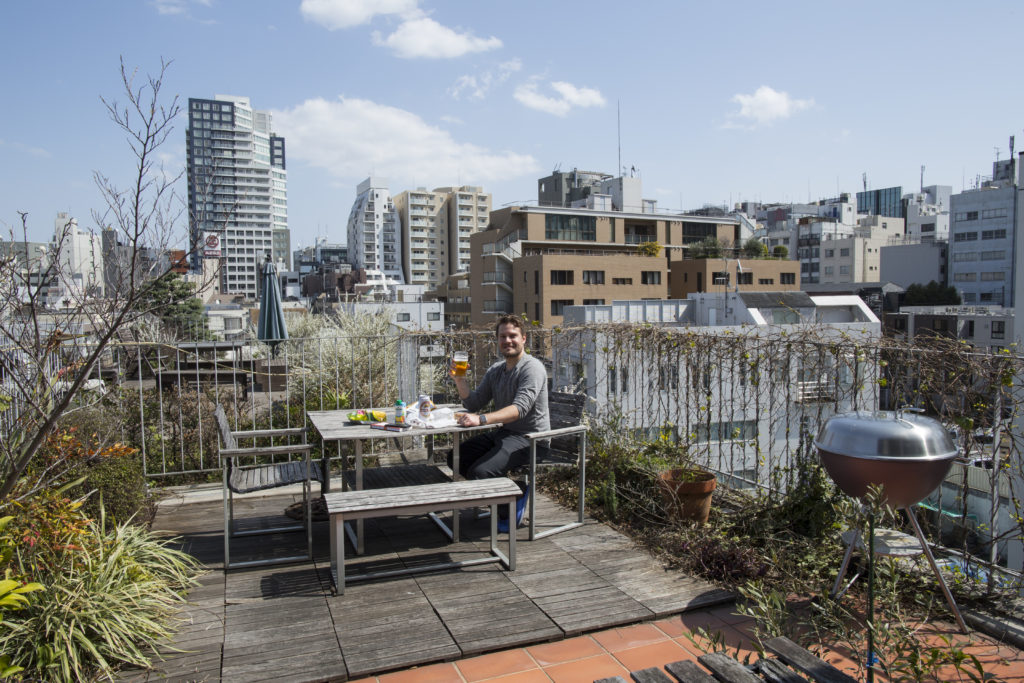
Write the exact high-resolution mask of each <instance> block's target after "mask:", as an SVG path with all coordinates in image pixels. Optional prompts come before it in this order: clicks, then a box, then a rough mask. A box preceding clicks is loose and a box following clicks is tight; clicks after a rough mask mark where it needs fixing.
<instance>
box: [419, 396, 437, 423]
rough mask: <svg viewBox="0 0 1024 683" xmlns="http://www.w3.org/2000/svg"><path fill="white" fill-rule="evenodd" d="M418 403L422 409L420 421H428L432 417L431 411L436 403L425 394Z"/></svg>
mask: <svg viewBox="0 0 1024 683" xmlns="http://www.w3.org/2000/svg"><path fill="white" fill-rule="evenodd" d="M417 403H419V408H420V419H421V420H424V421H426V420H427V419H428V418H429V417H430V411H431V410H433V409H434V402H433V401H431V400H430V397H429V396H427V395H426V394H423V395H422V396H420V400H419V401H417Z"/></svg>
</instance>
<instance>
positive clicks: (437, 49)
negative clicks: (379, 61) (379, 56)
mask: <svg viewBox="0 0 1024 683" xmlns="http://www.w3.org/2000/svg"><path fill="white" fill-rule="evenodd" d="M373 43H374V45H378V46H380V47H387V48H391V50H392V52H394V53H395V55H396V56H398V57H403V58H405V59H414V58H416V57H426V58H428V59H451V58H453V57H461V56H462V55H465V54H469V53H471V52H486V51H488V50H496V49H498V48H499V47H501V41H500V40H499V39H497V38H495V37H494V36H491V37H490V38H477V37H476V36H474V35H472V34H471V33H459V32H458V31H455V30H453V29H450V28H448V27H447V26H442V25H441V24H439V23H437V22H436V21H434V20H433V19H431V18H430V17H425V16H421V17H417V18H415V19H408V20H406V21H404V22H402V24H401V25H400V26H399V27H398V28H397V29H396V30H395V32H394V33H392V34H391V35H389V36H388V37H387V38H382V37H381V35H380V33H379V32H377V31H374V33H373Z"/></svg>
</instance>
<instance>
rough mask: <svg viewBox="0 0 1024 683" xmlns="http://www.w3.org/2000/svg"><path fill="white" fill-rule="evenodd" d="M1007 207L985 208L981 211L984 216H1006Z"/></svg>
mask: <svg viewBox="0 0 1024 683" xmlns="http://www.w3.org/2000/svg"><path fill="white" fill-rule="evenodd" d="M1006 216H1007V212H1006V209H985V210H984V211H982V212H981V217H982V218H1006Z"/></svg>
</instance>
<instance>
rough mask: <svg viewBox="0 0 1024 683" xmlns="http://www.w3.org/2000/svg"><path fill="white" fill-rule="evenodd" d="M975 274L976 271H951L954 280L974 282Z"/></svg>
mask: <svg viewBox="0 0 1024 683" xmlns="http://www.w3.org/2000/svg"><path fill="white" fill-rule="evenodd" d="M977 276H978V274H977V273H953V280H954V281H955V282H974V281H975V280H976V279H977Z"/></svg>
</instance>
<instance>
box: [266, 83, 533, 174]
mask: <svg viewBox="0 0 1024 683" xmlns="http://www.w3.org/2000/svg"><path fill="white" fill-rule="evenodd" d="M274 127H275V128H276V129H277V130H278V131H279V132H280V133H281V134H282V135H284V136H285V138H286V139H287V140H288V155H289V157H291V158H292V159H298V160H300V161H303V162H306V163H308V164H310V165H311V166H315V167H317V168H322V169H325V170H326V171H327V172H328V173H330V174H331V175H333V176H335V177H336V178H338V179H339V180H342V181H344V182H355V181H357V180H359V179H362V178H363V177H365V176H366V175H367V174H368V173H369V172H370V171H371V169H372V171H373V173H375V174H379V175H383V176H390V177H391V178H394V179H396V180H398V179H400V178H435V179H436V182H438V183H441V182H447V179H450V178H455V177H462V178H473V179H474V181H480V182H487V181H499V180H505V179H509V178H517V177H522V176H524V175H530V174H532V173H536V172H537V171H538V170H539V166H538V164H537V162H536V160H535V159H534V158H533V157H532V156H530V155H526V154H518V153H515V152H496V151H492V150H489V149H486V148H484V147H480V146H478V145H474V144H471V143H466V142H459V141H457V140H455V139H454V138H453V137H452V136H451V134H450V133H449V132H448V131H446V130H444V129H442V128H439V127H437V126H432V125H430V124H428V123H426V122H425V121H424V120H423V119H421V118H420V117H419V116H417V115H416V114H413V113H411V112H408V111H405V110H402V109H398V108H395V107H390V106H387V105H382V104H377V103H376V102H371V101H369V100H364V99H356V98H345V97H339V98H338V99H337V100H334V101H328V100H325V99H322V98H316V99H311V100H306V101H305V102H303V103H302V104H299V105H298V106H296V107H294V108H292V109H286V110H283V111H275V112H274Z"/></svg>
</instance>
